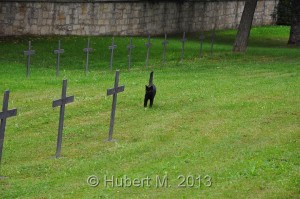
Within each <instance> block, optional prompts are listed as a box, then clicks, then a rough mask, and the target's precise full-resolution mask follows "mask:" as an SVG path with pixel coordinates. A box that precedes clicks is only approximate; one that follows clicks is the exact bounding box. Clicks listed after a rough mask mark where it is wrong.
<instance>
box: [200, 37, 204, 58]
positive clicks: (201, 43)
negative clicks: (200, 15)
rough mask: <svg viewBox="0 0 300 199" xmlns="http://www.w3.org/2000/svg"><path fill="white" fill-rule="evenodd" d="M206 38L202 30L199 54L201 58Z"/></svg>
mask: <svg viewBox="0 0 300 199" xmlns="http://www.w3.org/2000/svg"><path fill="white" fill-rule="evenodd" d="M204 39H205V36H204V33H203V32H202V33H201V36H200V54H199V59H201V57H202V46H203V41H204Z"/></svg>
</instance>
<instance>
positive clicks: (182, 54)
mask: <svg viewBox="0 0 300 199" xmlns="http://www.w3.org/2000/svg"><path fill="white" fill-rule="evenodd" d="M185 42H186V38H185V32H184V33H183V37H182V39H181V43H182V47H181V61H183V58H184V43H185Z"/></svg>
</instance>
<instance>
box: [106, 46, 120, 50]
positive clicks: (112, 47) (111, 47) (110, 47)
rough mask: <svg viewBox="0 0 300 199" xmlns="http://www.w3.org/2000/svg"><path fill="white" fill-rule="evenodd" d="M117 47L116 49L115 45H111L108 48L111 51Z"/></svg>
mask: <svg viewBox="0 0 300 199" xmlns="http://www.w3.org/2000/svg"><path fill="white" fill-rule="evenodd" d="M117 47H118V46H117V45H112V46H109V47H108V48H109V49H110V50H111V49H115V48H117Z"/></svg>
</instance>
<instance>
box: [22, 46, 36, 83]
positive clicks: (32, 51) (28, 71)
mask: <svg viewBox="0 0 300 199" xmlns="http://www.w3.org/2000/svg"><path fill="white" fill-rule="evenodd" d="M34 54H35V50H31V41H29V42H28V50H27V51H24V55H26V56H27V64H26V68H27V72H26V77H27V78H29V76H30V56H31V55H34Z"/></svg>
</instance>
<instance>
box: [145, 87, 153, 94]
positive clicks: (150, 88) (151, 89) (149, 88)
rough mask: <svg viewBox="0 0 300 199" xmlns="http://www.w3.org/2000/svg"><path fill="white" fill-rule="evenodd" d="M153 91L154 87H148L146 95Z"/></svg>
mask: <svg viewBox="0 0 300 199" xmlns="http://www.w3.org/2000/svg"><path fill="white" fill-rule="evenodd" d="M152 91H153V85H149V86H147V85H146V93H151V92H152Z"/></svg>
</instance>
